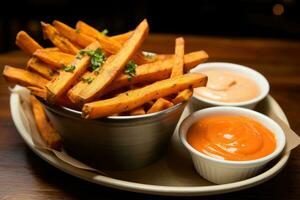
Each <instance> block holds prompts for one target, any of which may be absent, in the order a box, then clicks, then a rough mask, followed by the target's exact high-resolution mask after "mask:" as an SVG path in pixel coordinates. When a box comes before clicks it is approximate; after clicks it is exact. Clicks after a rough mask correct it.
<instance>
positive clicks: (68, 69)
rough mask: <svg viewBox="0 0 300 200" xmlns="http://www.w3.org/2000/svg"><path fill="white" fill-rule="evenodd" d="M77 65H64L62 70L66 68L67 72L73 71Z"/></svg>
mask: <svg viewBox="0 0 300 200" xmlns="http://www.w3.org/2000/svg"><path fill="white" fill-rule="evenodd" d="M75 68H76V67H75V65H69V66H66V65H63V67H62V70H64V71H65V72H73V71H74V70H75Z"/></svg>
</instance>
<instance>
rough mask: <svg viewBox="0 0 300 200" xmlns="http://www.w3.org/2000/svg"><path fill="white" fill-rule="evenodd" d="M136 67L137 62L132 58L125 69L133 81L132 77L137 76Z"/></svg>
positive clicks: (129, 78)
mask: <svg viewBox="0 0 300 200" xmlns="http://www.w3.org/2000/svg"><path fill="white" fill-rule="evenodd" d="M136 67H137V64H136V63H135V62H134V61H133V60H130V61H129V62H128V63H127V65H126V67H125V71H124V73H125V74H127V75H128V80H129V81H131V80H132V78H133V77H134V76H135V74H136Z"/></svg>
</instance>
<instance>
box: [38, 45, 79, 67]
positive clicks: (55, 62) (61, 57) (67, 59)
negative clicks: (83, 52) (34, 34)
mask: <svg viewBox="0 0 300 200" xmlns="http://www.w3.org/2000/svg"><path fill="white" fill-rule="evenodd" d="M33 55H34V56H36V57H37V58H39V59H40V60H42V61H43V62H44V63H47V64H49V65H50V66H53V67H54V68H56V69H60V68H62V67H63V66H64V65H68V64H70V63H71V62H72V61H73V60H74V59H75V56H74V55H71V54H67V53H63V52H59V51H48V50H45V49H39V50H37V51H35V52H34V54H33Z"/></svg>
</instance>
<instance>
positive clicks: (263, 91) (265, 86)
mask: <svg viewBox="0 0 300 200" xmlns="http://www.w3.org/2000/svg"><path fill="white" fill-rule="evenodd" d="M216 69H219V70H226V71H232V72H236V73H240V74H243V75H244V76H247V77H249V78H251V79H252V80H254V81H255V83H257V84H258V87H259V88H260V94H259V95H258V96H257V97H255V98H253V99H251V100H248V101H243V102H236V103H231V102H230V103H229V102H220V101H214V100H210V99H207V98H205V97H200V96H196V95H195V94H194V95H193V97H192V101H191V102H192V106H193V107H194V109H195V110H199V109H202V108H207V107H212V106H238V107H245V108H249V109H253V108H254V107H255V106H256V104H257V103H258V102H259V101H261V100H262V99H264V98H265V97H266V96H267V95H268V93H269V90H270V86H269V82H268V81H267V79H266V78H265V77H264V76H263V75H262V74H260V73H259V72H257V71H255V70H253V69H251V68H249V67H245V66H242V65H238V64H233V63H226V62H211V63H203V64H200V65H198V66H197V67H195V68H193V69H192V70H191V72H193V73H197V72H203V71H206V70H216Z"/></svg>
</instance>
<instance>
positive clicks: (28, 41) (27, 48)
mask: <svg viewBox="0 0 300 200" xmlns="http://www.w3.org/2000/svg"><path fill="white" fill-rule="evenodd" d="M16 45H17V46H18V47H20V48H21V49H22V50H23V51H24V52H26V53H28V54H29V55H32V54H33V53H34V52H35V51H36V50H37V49H42V48H43V47H42V46H41V45H39V43H37V42H36V41H35V40H34V39H33V38H32V37H30V36H29V35H28V34H27V33H26V32H25V31H20V32H19V33H18V34H17V37H16Z"/></svg>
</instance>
